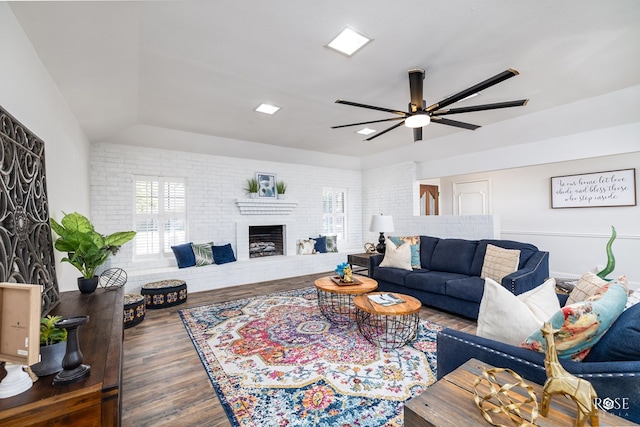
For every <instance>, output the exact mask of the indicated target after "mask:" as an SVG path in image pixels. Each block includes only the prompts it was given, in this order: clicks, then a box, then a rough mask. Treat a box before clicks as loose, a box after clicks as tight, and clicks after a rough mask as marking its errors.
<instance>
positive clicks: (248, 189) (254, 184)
mask: <svg viewBox="0 0 640 427" xmlns="http://www.w3.org/2000/svg"><path fill="white" fill-rule="evenodd" d="M244 191H245V193H247V194H248V195H249V197H251V198H252V199H255V198H256V197H258V179H257V178H247V183H246V185H245V186H244Z"/></svg>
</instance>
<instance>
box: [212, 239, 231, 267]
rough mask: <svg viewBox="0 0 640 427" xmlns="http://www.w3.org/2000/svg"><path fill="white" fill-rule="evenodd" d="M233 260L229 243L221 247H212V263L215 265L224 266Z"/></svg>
mask: <svg viewBox="0 0 640 427" xmlns="http://www.w3.org/2000/svg"><path fill="white" fill-rule="evenodd" d="M235 260H236V256H235V255H234V254H233V248H232V247H231V243H227V244H226V245H222V246H215V245H214V246H213V262H215V263H216V264H226V263H228V262H234V261H235Z"/></svg>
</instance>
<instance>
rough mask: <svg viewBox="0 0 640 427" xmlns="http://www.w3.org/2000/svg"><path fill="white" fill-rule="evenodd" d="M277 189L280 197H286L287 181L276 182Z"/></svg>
mask: <svg viewBox="0 0 640 427" xmlns="http://www.w3.org/2000/svg"><path fill="white" fill-rule="evenodd" d="M276 191H277V192H278V199H284V193H286V192H287V183H286V182H284V181H278V182H276Z"/></svg>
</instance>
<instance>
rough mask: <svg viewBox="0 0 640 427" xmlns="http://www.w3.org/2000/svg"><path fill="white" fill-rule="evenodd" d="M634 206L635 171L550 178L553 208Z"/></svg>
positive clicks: (633, 169) (635, 200)
mask: <svg viewBox="0 0 640 427" xmlns="http://www.w3.org/2000/svg"><path fill="white" fill-rule="evenodd" d="M636 204H637V197H636V170H635V168H632V169H620V170H613V171H605V172H594V173H585V174H579V175H564V176H554V177H551V207H552V208H553V209H560V208H591V207H612V206H636Z"/></svg>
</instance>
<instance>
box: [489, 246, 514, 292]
mask: <svg viewBox="0 0 640 427" xmlns="http://www.w3.org/2000/svg"><path fill="white" fill-rule="evenodd" d="M519 260H520V250H518V249H504V248H501V247H499V246H494V245H487V250H486V252H485V254H484V263H483V264H482V272H481V273H480V277H481V278H483V279H486V278H490V279H493V280H495V281H496V282H498V283H502V279H503V278H504V277H505V276H508V275H509V274H511V273H513V272H515V271H517V270H518V261H519Z"/></svg>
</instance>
